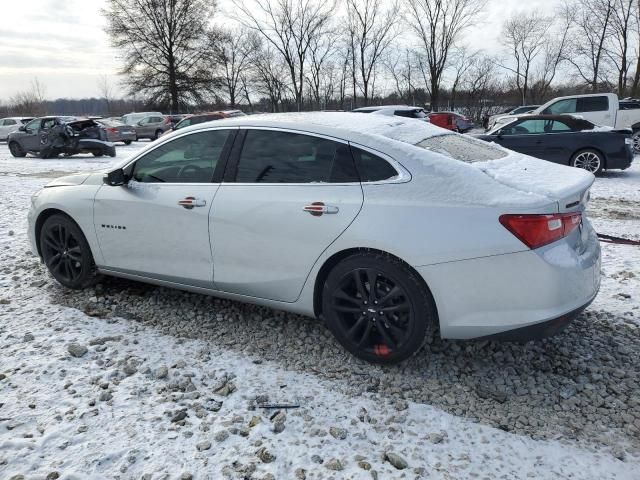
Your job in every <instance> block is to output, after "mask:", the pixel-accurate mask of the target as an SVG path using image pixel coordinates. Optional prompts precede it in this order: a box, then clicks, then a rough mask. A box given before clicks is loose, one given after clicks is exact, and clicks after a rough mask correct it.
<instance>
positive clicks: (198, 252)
mask: <svg viewBox="0 0 640 480" xmlns="http://www.w3.org/2000/svg"><path fill="white" fill-rule="evenodd" d="M234 133H235V130H220V129H219V130H207V131H201V132H194V133H191V134H186V135H183V136H181V137H178V138H175V139H173V140H171V141H169V142H165V143H163V144H161V145H159V146H158V147H157V148H155V149H153V150H151V151H149V152H148V153H146V154H145V155H143V156H142V157H140V158H139V159H138V160H136V162H135V163H134V164H133V165H131V166H129V167H127V171H128V172H130V175H131V180H130V181H129V182H128V183H127V184H126V185H124V186H120V187H111V186H107V185H105V186H103V187H101V188H100V190H99V191H98V193H97V195H96V198H95V203H94V224H95V229H96V233H97V236H98V241H99V244H100V250H101V252H102V255H103V258H104V265H101V266H102V267H106V268H108V269H113V270H116V271H120V272H124V273H130V274H137V275H144V276H150V277H153V278H158V279H161V280H168V281H172V282H176V283H181V284H186V285H195V286H200V287H205V288H211V286H212V279H213V264H212V255H211V246H210V241H209V212H210V210H211V205H212V204H213V199H214V197H215V194H216V191H217V190H218V188H219V185H220V184H219V183H218V182H215V181H214V180H215V178H214V172H215V169H216V166H217V165H218V162H219V161H222V159H223V157H224V156H225V155H226V153H225V152H227V151H228V149H229V144H228V143H227V142H231V141H232V138H231V137H232V136H233V134H234Z"/></svg>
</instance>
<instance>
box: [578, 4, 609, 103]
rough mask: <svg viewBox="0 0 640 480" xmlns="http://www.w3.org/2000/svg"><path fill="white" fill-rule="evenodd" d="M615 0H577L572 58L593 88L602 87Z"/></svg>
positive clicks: (582, 76)
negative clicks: (606, 48) (606, 47)
mask: <svg viewBox="0 0 640 480" xmlns="http://www.w3.org/2000/svg"><path fill="white" fill-rule="evenodd" d="M614 2H615V0H577V1H576V4H575V7H576V12H575V17H574V18H575V21H574V30H575V31H574V32H573V33H574V35H573V37H574V38H575V41H574V43H573V45H572V46H571V53H570V55H569V56H568V60H569V62H570V63H571V64H572V65H573V67H574V68H575V70H576V72H577V74H578V77H579V78H581V79H582V80H583V81H584V82H585V83H586V84H587V85H588V86H589V87H590V88H591V90H592V91H594V92H596V91H598V88H599V84H600V82H601V81H602V80H603V78H604V74H603V70H604V68H603V63H604V61H605V59H606V58H605V45H606V42H607V40H608V38H609V36H610V35H611V22H612V15H613V9H614V6H615V5H614Z"/></svg>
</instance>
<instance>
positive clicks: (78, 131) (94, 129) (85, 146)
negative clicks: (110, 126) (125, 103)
mask: <svg viewBox="0 0 640 480" xmlns="http://www.w3.org/2000/svg"><path fill="white" fill-rule="evenodd" d="M7 143H8V145H9V151H10V152H11V155H13V156H14V157H25V156H27V154H28V153H30V154H32V155H37V156H39V157H40V158H52V157H57V156H58V155H61V154H62V155H65V156H71V155H76V154H78V153H91V154H93V155H94V156H96V157H101V156H103V155H108V156H110V157H115V156H116V149H115V146H114V145H113V143H111V142H109V141H107V135H106V132H105V130H104V128H103V127H102V126H101V125H100V124H99V123H98V122H96V121H95V120H92V119H90V118H77V117H53V116H49V117H42V118H36V119H33V120H31V121H30V122H28V123H26V124H25V125H21V126H19V127H18V129H17V130H16V131H13V132H11V133H10V134H9V135H8V137H7Z"/></svg>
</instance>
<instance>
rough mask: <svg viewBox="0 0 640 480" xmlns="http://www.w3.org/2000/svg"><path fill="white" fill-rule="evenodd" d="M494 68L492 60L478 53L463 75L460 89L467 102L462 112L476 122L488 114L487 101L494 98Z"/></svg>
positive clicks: (488, 106) (494, 64) (495, 87)
mask: <svg viewBox="0 0 640 480" xmlns="http://www.w3.org/2000/svg"><path fill="white" fill-rule="evenodd" d="M496 68H497V66H496V60H495V59H494V58H491V57H489V56H487V55H484V54H481V53H478V54H477V55H474V57H473V58H472V59H471V65H470V67H469V69H468V70H467V73H466V75H465V78H464V81H463V84H462V88H464V90H465V91H466V93H467V96H468V100H467V105H466V107H465V108H464V109H463V110H464V111H465V113H466V114H467V115H468V116H469V117H471V118H473V119H475V120H477V121H480V120H481V119H482V117H483V116H484V115H486V114H487V113H488V112H489V108H490V105H489V104H488V103H487V99H489V98H490V97H492V96H496V95H495V90H497V86H496V78H495V77H496Z"/></svg>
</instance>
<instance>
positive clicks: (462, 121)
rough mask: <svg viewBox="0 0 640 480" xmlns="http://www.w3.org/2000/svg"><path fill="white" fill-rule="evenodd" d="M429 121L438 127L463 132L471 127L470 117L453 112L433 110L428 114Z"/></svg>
mask: <svg viewBox="0 0 640 480" xmlns="http://www.w3.org/2000/svg"><path fill="white" fill-rule="evenodd" d="M429 121H430V122H431V123H432V124H433V125H436V126H438V127H441V128H446V129H447V130H453V131H454V132H459V133H464V132H468V131H469V130H471V129H472V128H473V122H472V121H471V119H470V118H468V117H465V116H464V115H460V114H459V113H454V112H433V113H430V114H429Z"/></svg>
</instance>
